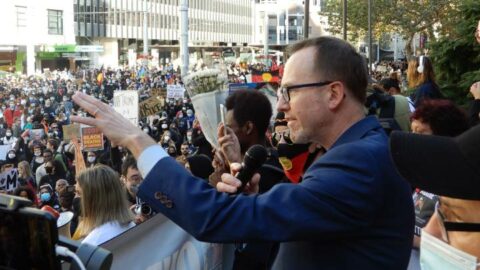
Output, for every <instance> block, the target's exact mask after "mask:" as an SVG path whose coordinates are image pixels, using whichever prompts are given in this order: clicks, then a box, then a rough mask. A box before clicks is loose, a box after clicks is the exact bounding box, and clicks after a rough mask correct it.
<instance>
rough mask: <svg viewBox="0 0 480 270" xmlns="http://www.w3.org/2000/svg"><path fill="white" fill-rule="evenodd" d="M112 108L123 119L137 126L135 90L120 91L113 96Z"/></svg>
mask: <svg viewBox="0 0 480 270" xmlns="http://www.w3.org/2000/svg"><path fill="white" fill-rule="evenodd" d="M113 107H114V109H115V110H116V111H117V112H118V113H120V114H121V115H122V116H123V117H125V118H127V119H128V120H130V122H132V123H133V124H134V125H135V126H138V115H139V113H138V92H137V91H135V90H120V91H115V92H114V94H113Z"/></svg>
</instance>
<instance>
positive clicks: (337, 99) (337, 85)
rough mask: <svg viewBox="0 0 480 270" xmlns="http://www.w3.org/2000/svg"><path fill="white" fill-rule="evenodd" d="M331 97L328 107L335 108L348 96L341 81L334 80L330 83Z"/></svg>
mask: <svg viewBox="0 0 480 270" xmlns="http://www.w3.org/2000/svg"><path fill="white" fill-rule="evenodd" d="M329 91H330V98H329V101H328V107H329V109H331V110H335V109H337V108H338V106H339V105H340V104H341V103H342V101H343V99H345V97H346V88H345V86H344V85H343V83H341V82H334V83H332V84H331V85H330V89H329Z"/></svg>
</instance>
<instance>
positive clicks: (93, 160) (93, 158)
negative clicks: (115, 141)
mask: <svg viewBox="0 0 480 270" xmlns="http://www.w3.org/2000/svg"><path fill="white" fill-rule="evenodd" d="M87 161H88V162H90V163H93V162H95V157H87Z"/></svg>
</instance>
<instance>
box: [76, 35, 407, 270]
mask: <svg viewBox="0 0 480 270" xmlns="http://www.w3.org/2000/svg"><path fill="white" fill-rule="evenodd" d="M367 77H368V75H367V69H366V65H365V62H364V59H363V58H362V56H361V55H360V54H359V53H358V52H356V50H355V48H353V47H352V46H351V45H350V44H348V43H346V42H345V41H343V40H341V39H338V38H334V37H327V36H322V37H317V38H313V39H307V40H303V41H300V42H298V43H296V44H294V45H293V46H292V47H290V58H289V59H288V62H287V64H286V66H285V72H284V76H283V78H282V87H281V88H280V89H279V90H278V92H277V97H278V102H277V109H278V110H279V111H283V112H284V113H285V118H286V119H287V121H288V127H289V128H290V134H291V138H292V139H293V141H294V142H295V143H307V142H316V143H318V144H320V145H321V146H323V147H324V148H325V149H326V150H327V151H326V153H325V154H324V155H323V156H322V157H321V158H319V159H317V160H316V161H315V162H314V163H313V164H312V165H311V166H310V167H309V169H308V170H307V171H306V173H305V174H304V178H303V181H302V182H301V183H299V184H297V185H293V184H277V185H276V186H275V187H273V188H272V189H270V190H269V191H267V192H265V193H263V194H255V195H245V194H239V195H237V196H231V195H230V194H226V193H224V192H217V191H216V190H215V189H213V188H212V187H209V186H208V185H207V184H206V183H205V182H204V181H199V179H198V178H196V177H194V176H192V175H191V174H190V173H188V172H187V171H185V169H183V168H182V167H181V166H180V165H179V164H178V163H177V162H176V161H175V160H173V159H172V158H170V157H168V156H167V154H166V153H165V151H164V150H163V149H162V148H161V147H160V146H159V145H157V144H156V143H155V142H154V141H153V140H152V139H151V138H150V137H149V136H147V135H146V134H145V133H143V132H142V131H141V130H140V129H138V127H136V126H134V125H133V124H132V123H131V122H129V121H128V119H125V118H123V117H121V116H120V114H119V113H117V112H116V111H115V110H114V109H113V108H110V107H109V106H108V105H105V104H103V103H101V102H100V101H98V100H96V99H94V98H93V97H90V96H87V95H85V94H83V93H76V94H75V95H74V97H73V99H74V101H75V102H76V103H77V104H78V105H79V106H80V107H83V108H84V109H86V110H87V111H88V112H89V113H90V114H91V115H93V116H94V118H86V117H72V121H74V122H79V123H83V124H88V125H91V126H96V127H98V128H99V129H101V130H102V132H103V133H104V134H105V135H106V136H107V137H108V138H109V139H110V140H111V141H112V142H113V143H115V144H118V145H122V146H125V147H128V148H129V150H130V151H131V152H132V154H133V155H134V156H135V157H136V158H137V160H138V166H139V170H140V172H141V173H142V175H144V176H145V179H144V181H143V183H142V185H141V186H140V188H139V191H138V196H139V197H141V198H142V199H144V200H145V201H146V202H147V203H148V204H149V205H150V206H151V207H152V208H153V209H154V210H155V211H157V212H160V213H162V214H164V215H165V216H167V217H168V218H170V219H171V220H172V221H174V222H175V223H176V224H178V225H179V226H180V227H182V228H183V229H185V230H186V231H187V232H189V233H190V234H192V235H193V236H194V237H195V238H197V239H198V240H200V241H209V242H223V243H232V242H239V241H240V242H244V241H251V242H268V241H273V242H278V243H279V251H278V255H277V256H276V257H275V261H274V263H273V266H272V269H320V268H321V269H405V268H406V266H407V263H408V260H409V257H410V250H411V244H412V239H413V235H412V231H413V226H414V214H413V203H412V199H411V189H410V187H409V186H408V184H407V183H406V181H404V180H403V179H402V178H401V177H400V175H398V173H397V172H396V171H395V168H394V164H393V162H392V160H391V158H390V156H389V151H388V137H387V136H386V134H385V132H384V131H383V129H382V127H381V125H380V123H379V122H378V121H377V119H376V118H375V117H373V116H372V117H365V113H364V105H363V104H364V102H365V95H366V87H367ZM269 105H270V104H269ZM230 168H231V169H232V172H231V174H228V173H226V174H223V175H222V181H223V182H230V183H233V182H235V183H236V187H239V186H240V183H239V182H240V180H238V179H236V178H235V177H234V176H233V175H235V173H237V172H238V171H239V170H240V169H241V168H242V167H241V164H238V163H233V164H231V166H230ZM247 180H248V179H247ZM259 180H260V177H259V175H258V174H256V175H254V177H253V179H251V181H250V182H251V183H253V182H258V181H259Z"/></svg>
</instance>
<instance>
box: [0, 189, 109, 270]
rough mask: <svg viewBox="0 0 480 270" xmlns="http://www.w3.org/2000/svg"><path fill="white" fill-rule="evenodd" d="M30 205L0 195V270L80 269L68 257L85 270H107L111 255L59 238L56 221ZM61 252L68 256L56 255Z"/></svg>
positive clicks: (8, 196)
mask: <svg viewBox="0 0 480 270" xmlns="http://www.w3.org/2000/svg"><path fill="white" fill-rule="evenodd" d="M31 205H32V202H31V201H29V200H27V199H24V198H21V197H15V196H10V195H6V194H0V232H2V233H0V243H2V245H0V269H54V270H60V269H66V268H65V267H66V266H67V264H68V263H70V264H71V266H72V269H79V268H78V267H77V268H75V266H77V265H76V263H74V262H73V261H74V259H73V258H72V257H71V256H73V257H76V259H77V260H79V261H80V262H81V263H82V264H83V265H84V266H85V268H87V269H94V270H97V269H98V270H104V269H105V270H107V269H110V267H111V265H112V260H113V255H112V253H111V252H109V251H107V250H105V249H103V248H100V247H97V246H93V245H89V244H82V243H79V242H76V241H73V240H70V239H67V238H65V237H63V236H60V237H59V235H58V229H57V221H56V220H55V218H54V217H53V216H52V215H51V214H50V213H48V212H46V211H41V210H39V209H36V208H32V207H30V206H31ZM59 247H60V248H59ZM62 249H63V250H64V251H66V250H69V251H70V252H66V253H68V254H62V252H60V253H57V252H59V251H58V250H62ZM65 255H68V256H69V257H64V256H65Z"/></svg>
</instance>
